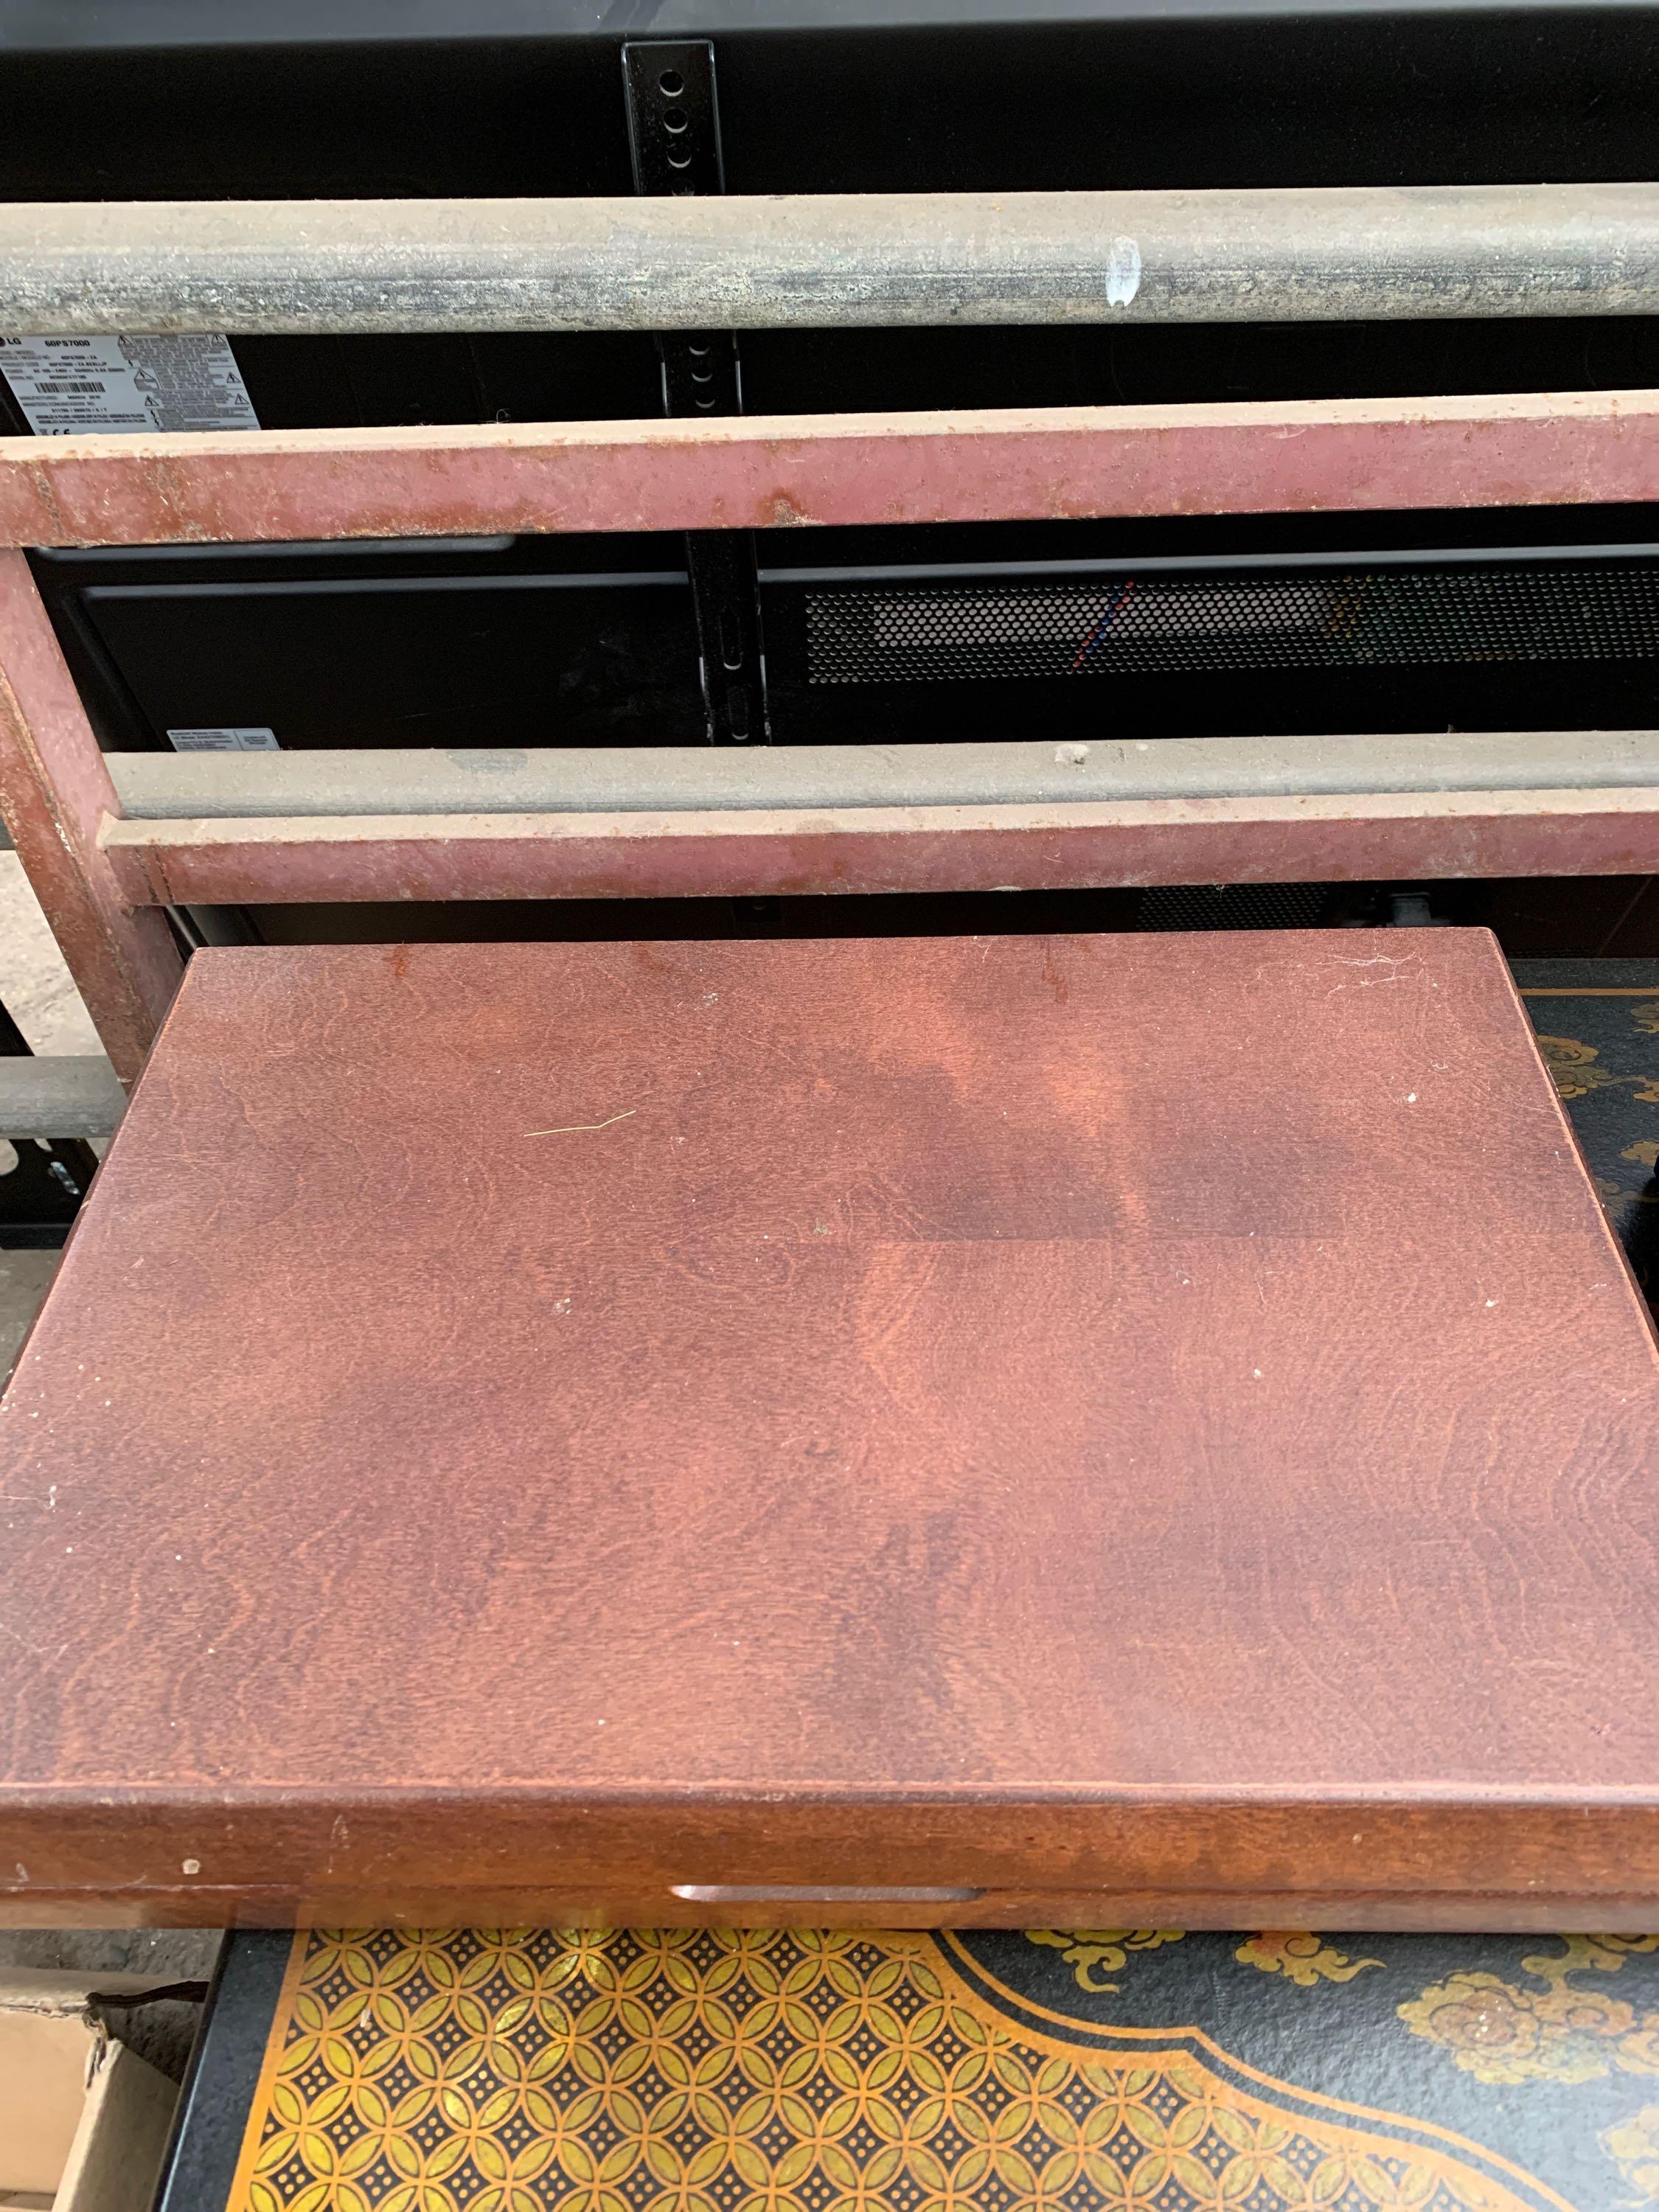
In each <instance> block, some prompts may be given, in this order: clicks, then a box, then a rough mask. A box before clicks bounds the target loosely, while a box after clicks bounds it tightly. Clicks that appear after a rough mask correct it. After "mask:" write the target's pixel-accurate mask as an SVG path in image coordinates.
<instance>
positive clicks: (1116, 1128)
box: [0, 930, 1659, 1929]
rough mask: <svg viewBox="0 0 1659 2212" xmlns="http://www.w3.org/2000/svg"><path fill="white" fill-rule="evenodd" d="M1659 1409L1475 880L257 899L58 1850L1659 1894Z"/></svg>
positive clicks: (204, 1876) (1491, 1917) (634, 1905)
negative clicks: (983, 933) (1459, 896)
mask: <svg viewBox="0 0 1659 2212" xmlns="http://www.w3.org/2000/svg"><path fill="white" fill-rule="evenodd" d="M1656 1443H1659V1359H1656V1346H1655V1341H1654V1338H1653V1334H1652V1331H1651V1328H1650V1323H1649V1322H1648V1319H1647V1317H1646V1315H1645V1312H1644V1310H1643V1308H1642V1306H1641V1304H1640V1303H1639V1301H1638V1297H1637V1296H1636V1294H1635V1291H1634V1290H1633V1287H1632V1282H1631V1279H1630V1277H1629V1275H1628V1273H1627V1270H1626V1267H1625V1265H1624V1262H1623V1261H1622V1259H1621V1257H1620V1254H1619V1252H1618V1250H1617V1249H1616V1247H1615V1245H1614V1243H1613V1240H1612V1238H1611V1237H1610V1236H1609V1233H1608V1231H1607V1226H1606V1225H1605V1223H1604V1221H1603V1219H1602V1217H1601V1211H1600V1209H1599V1207H1598V1205H1597V1202H1596V1197H1595V1191H1594V1190H1593V1189H1592V1188H1591V1185H1590V1183H1589V1179H1588V1177H1587V1176H1586V1174H1585V1172H1584V1170H1583V1165H1582V1164H1581V1162H1580V1159H1579V1157H1578V1154H1577V1149H1576V1147H1575V1145H1574V1142H1573V1139H1572V1137H1571V1133H1570V1131H1569V1129H1568V1127H1567V1124H1566V1122H1565V1119H1564V1117H1563V1114H1562V1111H1561V1109H1560V1107H1559V1103H1558V1102H1557V1099H1556V1097H1555V1094H1554V1091H1553V1089H1552V1086H1551V1085H1550V1083H1549V1081H1548V1079H1547V1075H1546V1073H1545V1071H1544V1069H1543V1067H1542V1066H1541V1062H1540V1060H1539V1058H1538V1055H1537V1053H1536V1050H1535V1048H1534V1044H1533V1042H1532V1039H1531V1036H1530V1034H1529V1032H1528V1026H1527V1024H1526V1021H1525V1018H1524V1017H1523V1015H1522V1012H1521V1009H1520V1007H1519V1006H1518V1004H1517V1001H1516V997H1515V994H1514V992H1513V990H1512V987H1511V986H1510V981H1509V978H1508V976H1507V975H1506V973H1505V971H1504V967H1503V963H1502V962H1501V960H1500V958H1499V957H1498V952H1497V950H1496V948H1495V946H1494V945H1493V944H1492V941H1491V940H1490V939H1488V938H1486V936H1484V935H1482V934H1480V933H1465V932H1458V931H1449V930H1442V931H1431V930H1421V931H1389V932H1378V933H1370V932H1364V931H1340V932H1333V933H1306V934H1302V933H1262V934H1215V935H1206V936H1191V937H1179V936H1169V937H1159V936H1135V937H1125V938H1110V937H1072V938H1048V939H1032V938H1020V937H987V938H980V939H966V938H962V939H922V940H908V941H906V940H889V941H862V940H852V939H843V940H837V941H826V942H805V941H793V942H789V941H785V942H766V943H740V942H724V943H719V944H672V943H653V944H641V945H495V946H488V945H413V946H410V945H404V946H396V947H390V946H382V947H376V946H362V945H359V946H351V947H326V948H317V949H302V950H291V951H279V950H270V949H265V950H257V951H208V952H204V953H201V954H198V955H197V957H196V958H195V959H194V960H193V961H192V962H191V967H190V969H189V972H188V975H187V978H186V981H185V986H184V989H183V992H182V994H181V996H180V998H179V1002H178V1004H177V1006H176V1007H175V1009H174V1011H173V1014H172V1016H171V1018H170V1019H169V1021H168V1024H167V1028H166V1030H165V1032H164V1034H163V1036H162V1038H161V1042H160V1043H159V1044H158V1046H157V1048H156V1050H155V1054H154V1056H153V1059H152V1061H151V1064H150V1066H149V1070H148V1072H147V1073H146V1074H145V1076H144V1078H143V1081H142V1083H141V1085H140V1086H139V1089H138V1091H137V1097H136V1098H135V1100H134V1103H133V1104H132V1107H131V1110H130V1112H129V1114H128V1115H127V1118H126V1120H125V1123H124V1125H123V1127H122V1128H121V1131H120V1133H119V1135H118V1138H117V1139H116V1142H115V1146H114V1148H113V1151H112V1155H111V1157H110V1159H109V1161H108V1163H107V1164H106V1167H105V1169H104V1170H103V1172H102V1173H101V1174H100V1177H99V1178H98V1182H97V1186H96V1188H95V1189H94V1193H93V1194H92V1198H91V1200H90V1202H89V1204H88V1207H87V1209H86V1211H85V1213H84V1215H83V1218H82V1223H81V1225H80V1226H79V1227H78V1228H77V1230H76V1234H75V1236H74V1238H73V1240H72V1243H71V1245H70V1250H69V1252H68V1254H67V1256H66V1259H65V1261H64V1268H63V1271H62V1273H61V1274H60V1276H59V1279H58V1283H57V1285H56V1287H55V1288H54V1290H53V1291H52V1295H51V1297H50V1298H49V1299H48V1301H47V1304H46V1309H45V1311H44V1314H43V1316H42V1318H41V1320H40V1324H39V1325H38V1327H37V1328H36V1331H35V1333H34V1334H33V1337H32V1338H31V1340H30V1341H29V1343H28V1345H27V1347H26V1349H25V1352H24V1354H23V1356H22V1358H21V1364H20V1366H19V1368H18V1370H17V1374H16V1376H15V1379H14V1381H13V1383H12V1385H11V1387H10V1389H9V1393H8V1394H7V1396H6V1399H5V1401H4V1407H3V1415H0V1492H3V1493H4V1498H3V1504H0V1541H3V1556H4V1572H3V1579H0V1590H3V1596H0V1715H3V1721H0V1729H3V1741H0V1917H10V1918H12V1919H14V1920H41V1921H53V1922H63V1921H65V1920H70V1921H72V1920H77V1919H86V1920H92V1921H94V1922H99V1923H105V1922H108V1921H111V1920H117V1919H121V1920H131V1919H140V1920H155V1921H177V1922H181V1923H188V1924H201V1923H206V1922H212V1921H217V1920H238V1919H240V1920H241V1921H244V1922H247V1923H256V1924H258V1923H266V1924H269V1923H279V1922H283V1921H286V1920H289V1919H300V1920H303V1921H313V1922H319V1921H320V1922H325V1923H331V1924H362V1923H369V1922H388V1923H392V1922H398V1921H415V1922H416V1923H432V1922H435V1921H447V1922H461V1923H474V1924H483V1923H488V1924H492V1925H501V1924H508V1925H512V1924H519V1923H527V1922H550V1923H560V1924H563V1925H573V1924H578V1923H586V1922H595V1921H610V1922H612V1923H629V1922H631V1923H640V1924H647V1925H649V1924H665V1923H674V1922H677V1921H679V1922H684V1921H687V1920H697V1919H702V1920H709V1921H719V1922H728V1923H744V1922H748V1923H779V1922H789V1921H793V1922H796V1923H802V1924H805V1925H814V1924H817V1925H823V1924H829V1923H842V1924H847V1923H861V1924H867V1925H872V1926H876V1927H884V1928H889V1929H890V1928H894V1927H898V1926H905V1925H916V1924H919V1923H930V1924H948V1923H964V1924H974V1923H981V1924H985V1925H1013V1926H1025V1925H1033V1924H1044V1925H1069V1924H1072V1923H1079V1922H1082V1923H1089V1924H1091V1925H1093V1924H1095V1923H1101V1924H1104V1923H1107V1922H1111V1923H1124V1924H1130V1923H1133V1924H1137V1925H1144V1926H1148V1927H1156V1926H1160V1925H1164V1924H1169V1925H1179V1926H1182V1927H1184V1928H1203V1927H1206V1926H1210V1927H1227V1926H1235V1927H1238V1926H1243V1927H1246V1928H1253V1927H1259V1926H1261V1925H1263V1924H1271V1925H1274V1926H1285V1927H1291V1928H1301V1929H1318V1928H1322V1927H1333V1926H1334V1927H1339V1928H1342V1929H1365V1928H1370V1927H1383V1928H1413V1927H1425V1928H1426V1927H1443V1928H1453V1927H1458V1926H1468V1927H1485V1928H1501V1927H1510V1928H1530V1927H1538V1928H1547V1927H1554V1928H1580V1929H1603V1928H1607V1927H1630V1926H1638V1927H1639V1926H1643V1925H1645V1924H1646V1923H1647V1921H1648V1919H1649V1918H1650V1917H1651V1916H1652V1915H1653V1914H1654V1913H1655V1911H1659V1695H1656V1690H1659V1599H1656V1580H1655V1559H1656V1543H1659V1498H1656Z"/></svg>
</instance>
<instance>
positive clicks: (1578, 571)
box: [805, 562, 1659, 684]
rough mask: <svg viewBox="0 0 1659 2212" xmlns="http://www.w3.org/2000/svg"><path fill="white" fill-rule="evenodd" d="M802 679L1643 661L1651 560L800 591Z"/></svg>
mask: <svg viewBox="0 0 1659 2212" xmlns="http://www.w3.org/2000/svg"><path fill="white" fill-rule="evenodd" d="M805 606H806V632H807V673H808V678H809V680H810V681H811V682H812V683H814V684H898V683H904V684H915V683H927V682H938V683H943V682H953V681H954V682H959V681H962V680H963V679H964V678H987V677H1034V676H1040V677H1056V676H1079V677H1083V676H1109V675H1115V674H1135V675H1152V674H1158V673H1161V672H1169V673H1179V672H1188V671H1190V672H1200V671H1213V670H1225V669H1246V668H1310V669H1313V668H1358V667H1365V666H1370V665H1376V666H1383V665H1389V664H1395V665H1401V664H1407V663H1412V662H1415V663H1418V664H1419V665H1428V664H1434V663H1441V664H1444V663H1448V662H1453V661H1464V662H1468V661H1480V660H1492V661H1505V660H1509V661H1514V660H1626V659H1642V658H1645V657H1646V656H1649V655H1650V654H1654V653H1659V567H1645V566H1644V567H1638V566H1634V565H1624V566H1613V565H1607V566H1601V565H1590V564H1587V563H1578V562H1554V563H1551V562H1524V563H1522V562H1517V563H1516V564H1515V565H1514V566H1512V567H1505V568H1378V569H1374V570H1344V571H1340V572H1336V571H1332V572H1323V571H1322V572H1318V573H1315V572H1312V571H1310V570H1308V569H1305V568H1303V569H1297V570H1292V571H1285V570H1279V571H1277V572H1273V573H1267V574H1263V573H1261V571H1255V572H1254V573H1252V574H1249V575H1245V576H1238V577H1231V576H1217V575H1216V574H1213V573H1212V574H1207V575H1174V576H1172V575H1170V574H1167V573H1163V572H1158V571H1154V572H1152V574H1147V575H1143V576H1133V575H1129V576H1124V575H1113V576H1109V577H1106V578H1098V577H1095V578H1090V579H1087V580H1079V581H1078V582H1075V583H1072V582H1059V583H1047V582H1045V583H1042V584H1020V583H1012V582H1010V583H1006V584H1000V583H991V584H985V585H979V584H974V585H952V584H947V585H934V584H915V585H911V584H896V583H894V584H878V585H863V586H850V587H849V586H836V587H835V588H832V589H829V590H818V589H809V590H808V591H807V592H806V593H805Z"/></svg>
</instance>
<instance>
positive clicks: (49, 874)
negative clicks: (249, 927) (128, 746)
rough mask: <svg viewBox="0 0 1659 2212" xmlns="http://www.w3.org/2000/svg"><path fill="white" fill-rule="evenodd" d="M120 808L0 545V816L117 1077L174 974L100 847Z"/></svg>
mask: <svg viewBox="0 0 1659 2212" xmlns="http://www.w3.org/2000/svg"><path fill="white" fill-rule="evenodd" d="M112 811H118V800H117V799H116V795H115V790H114V787H113V785H112V783H111V781H110V780H109V775H108V773H107V771H106V769H105V767H104V757H103V755H102V754H101V753H100V750H98V740H97V738H95V737H94V735H93V732H92V726H91V725H90V723H89V722H88V720H87V715H86V709H85V708H83V707H82V703H81V699H80V695H79V694H78V693H77V691H76V688H75V683H74V679H73V678H72V677H71V676H70V671H69V669H68V667H67V665H65V662H64V656H63V653H62V652H61V651H60V650H59V647H58V640H57V638H56V636H55V635H53V632H52V623H51V622H50V620H49V619H48V617H47V615H46V609H45V607H44V606H43V605H41V603H40V593H39V592H37V591H36V590H35V587H34V580H33V578H32V577H31V575H30V574H29V572H28V564H27V562H26V561H25V560H24V558H23V556H22V555H21V553H17V552H14V551H9V550H0V814H3V815H4V817H5V822H6V827H7V829H9V832H10V834H11V839H12V842H13V844H14V845H15V848H16V849H17V853H18V855H19V857H20V859H21V860H22V863H23V866H24V868H25V870H26V872H27V875H28V878H29V881H30V883H31V884H33V888H34V893H35V896H36V897H37V898H39V900H40V903H41V906H42V907H43V908H45V910H46V919H47V921H49V922H50V923H51V924H52V932H53V934H54V935H55V936H56V938H57V939H58V944H59V945H60V946H61V947H62V948H63V952H64V959H65V960H66V961H67V962H68V963H69V966H70V973H71V974H72V975H73V976H74V978H75V981H76V987H78V989H79V990H80V993H81V995H82V998H83V999H84V1000H86V1004H87V1010H88V1012H89V1013H90V1014H91V1016H92V1018H93V1020H94V1023H95V1024H97V1029H98V1034H99V1036H100V1037H101V1038H102V1039H103V1042H104V1047H105V1049H106V1051H107V1052H108V1054H109V1056H110V1058H111V1060H112V1061H113V1062H114V1065H115V1067H116V1070H117V1072H118V1073H119V1074H120V1075H122V1076H124V1077H125V1078H127V1079H131V1077H133V1076H134V1075H136V1074H137V1072H138V1069H139V1067H140V1066H141V1065H142V1064H143V1058H144V1054H146V1052H148V1050H149V1045H150V1042H151V1040H152V1038H153V1037H154V1036H155V1030H156V1026H157V1024H159V1023H160V1021H161V1016H162V1015H163V1013H165V1012H166V1011H167V1005H168V1003H169V1001H170V1000H171V999H172V996H173V991H174V990H175V989H176V987H177V986H178V981H179V975H180V973H181V972H182V963H181V962H180V959H179V953H178V951H177V949H176V948H175V946H174V945H173V938H172V935H171V933H169V931H168V929H167V923H166V921H165V920H164V919H163V918H162V916H161V915H159V914H153V913H146V912H143V911H142V910H141V911H137V912H135V911H134V910H133V909H132V908H131V907H129V906H128V905H127V904H125V902H124V901H123V899H122V896H121V894H120V893H119V891H118V889H117V887H116V884H115V880H114V877H113V875H112V871H111V868H110V865H109V863H108V861H107V860H106V859H105V858H104V856H103V854H101V853H100V851H99V849H98V842H97V833H98V825H99V823H100V819H101V818H103V817H106V816H107V815H108V814H110V813H111V812H112Z"/></svg>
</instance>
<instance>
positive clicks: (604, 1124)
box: [525, 1106, 640, 1137]
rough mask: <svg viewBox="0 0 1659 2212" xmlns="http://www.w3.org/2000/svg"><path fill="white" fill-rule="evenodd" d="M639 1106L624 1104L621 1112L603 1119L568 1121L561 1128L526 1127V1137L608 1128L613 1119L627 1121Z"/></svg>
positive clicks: (568, 1133)
mask: <svg viewBox="0 0 1659 2212" xmlns="http://www.w3.org/2000/svg"><path fill="white" fill-rule="evenodd" d="M639 1110H640V1109H639V1108H638V1107H637V1106H624V1107H623V1109H622V1112H621V1113H620V1114H612V1115H610V1117H609V1118H608V1119H607V1120H605V1121H567V1122H566V1123H565V1124H564V1126H563V1127H562V1128H559V1129H526V1131H525V1134H526V1137H579V1136H584V1135H586V1133H588V1132H589V1131H590V1130H592V1129H608V1128H609V1127H611V1122H612V1121H627V1120H628V1118H629V1115H633V1114H637V1113H638V1112H639Z"/></svg>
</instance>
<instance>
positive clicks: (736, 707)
mask: <svg viewBox="0 0 1659 2212" xmlns="http://www.w3.org/2000/svg"><path fill="white" fill-rule="evenodd" d="M623 90H624V93H625V94H626V97H627V103H628V137H629V147H630V149H632V153H633V157H634V185H635V191H640V192H648V193H657V194H669V193H671V194H673V195H675V196H676V197H684V196H686V195H688V194H692V193H699V194H712V193H720V192H723V191H725V189H726V171H725V166H724V163H723V161H722V159H721V155H720V103H719V99H718V96H717V94H716V90H715V82H714V47H713V46H711V45H710V43H709V42H708V40H707V39H647V40H637V39H635V40H629V41H628V42H627V44H626V45H624V46H623ZM657 351H658V355H659V358H660V360H661V362H662V403H663V412H664V414H665V415H691V416H708V415H741V414H742V412H743V372H742V367H741V364H740V362H739V361H738V342H737V340H736V338H735V337H733V336H732V332H731V331H676V332H674V333H672V334H671V335H665V336H662V337H659V338H658V340H657ZM685 554H686V568H687V569H688V571H689V573H690V578H691V599H692V606H693V609H694V611H695V613H696V624H697V650H698V653H699V656H700V659H701V663H702V696H703V705H704V708H705V710H706V712H707V715H708V739H709V743H710V744H746V743H749V742H750V741H751V740H757V741H760V742H762V743H764V742H765V740H766V739H768V738H769V737H770V736H771V729H770V726H769V720H768V716H767V706H766V656H765V651H764V647H763V641H762V637H761V619H760V586H759V584H758V582H757V579H756V574H755V542H754V538H753V537H752V535H751V534H750V532H748V531H746V530H741V531H740V530H715V531H703V530H694V531H690V532H687V535H686V541H685Z"/></svg>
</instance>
